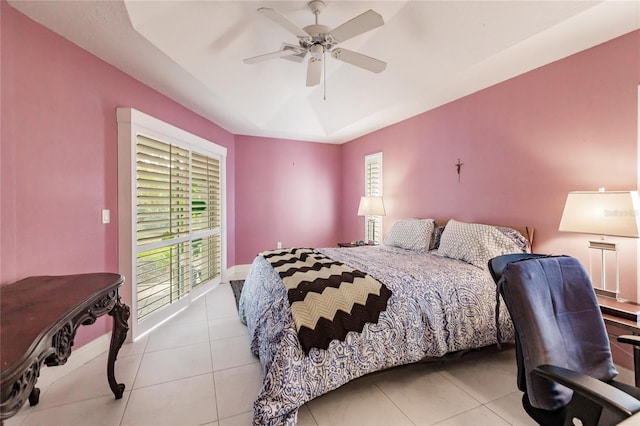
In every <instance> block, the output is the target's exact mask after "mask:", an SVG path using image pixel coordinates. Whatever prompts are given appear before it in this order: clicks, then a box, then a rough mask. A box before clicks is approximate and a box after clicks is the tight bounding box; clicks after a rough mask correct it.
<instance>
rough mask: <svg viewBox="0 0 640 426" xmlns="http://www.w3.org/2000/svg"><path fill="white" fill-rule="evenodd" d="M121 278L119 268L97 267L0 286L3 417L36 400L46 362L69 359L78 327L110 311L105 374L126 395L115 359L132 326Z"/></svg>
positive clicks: (116, 391) (113, 387)
mask: <svg viewBox="0 0 640 426" xmlns="http://www.w3.org/2000/svg"><path fill="white" fill-rule="evenodd" d="M123 281H124V277H122V276H121V275H118V274H111V273H96V274H82V275H67V276H53V277H31V278H26V279H24V280H21V281H18V282H16V283H13V284H7V285H5V286H2V287H0V364H1V365H2V375H1V377H0V380H1V383H2V385H1V386H2V391H1V396H2V400H1V401H0V422H1V420H4V419H7V418H9V417H11V416H13V415H14V414H16V413H17V412H18V410H20V408H21V407H22V405H23V404H24V402H25V401H26V400H27V398H28V399H29V403H30V404H31V405H36V404H37V403H38V400H39V397H40V390H39V389H38V388H36V387H35V385H36V381H37V380H38V377H39V375H40V368H41V366H42V364H43V363H44V364H46V365H47V366H54V365H62V364H64V363H65V362H67V358H69V355H70V354H71V346H73V339H74V337H75V335H76V330H77V329H78V327H79V326H80V325H81V324H82V325H88V324H93V323H94V322H95V321H96V319H97V318H98V317H100V316H102V315H105V314H107V313H108V314H109V315H111V316H112V317H113V331H112V332H111V344H110V347H109V358H108V360H107V379H108V381H109V386H110V387H111V390H112V391H113V394H114V395H115V397H116V399H120V398H122V393H123V392H124V387H125V386H124V384H122V383H118V382H116V379H115V376H114V365H115V362H116V358H117V356H118V351H119V350H120V347H122V343H123V342H124V339H125V338H126V336H127V331H128V330H129V325H128V324H127V321H128V319H129V307H128V306H127V305H125V304H123V303H121V302H120V296H119V294H118V287H120V285H121V284H122V282H123Z"/></svg>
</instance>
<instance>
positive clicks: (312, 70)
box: [307, 56, 322, 87]
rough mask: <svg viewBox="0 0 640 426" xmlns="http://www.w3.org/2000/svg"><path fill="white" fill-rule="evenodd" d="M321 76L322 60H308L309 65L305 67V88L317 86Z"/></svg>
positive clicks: (312, 58) (311, 58)
mask: <svg viewBox="0 0 640 426" xmlns="http://www.w3.org/2000/svg"><path fill="white" fill-rule="evenodd" d="M321 76H322V58H314V57H313V56H312V57H310V58H309V65H307V87H312V86H317V85H318V84H320V77H321Z"/></svg>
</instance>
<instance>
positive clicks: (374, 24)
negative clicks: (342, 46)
mask: <svg viewBox="0 0 640 426" xmlns="http://www.w3.org/2000/svg"><path fill="white" fill-rule="evenodd" d="M381 25H384V19H382V16H381V15H380V14H379V13H377V12H374V11H373V10H367V11H366V12H364V13H363V14H361V15H358V16H356V17H355V18H353V19H351V20H350V21H347V22H345V23H344V24H342V25H340V26H338V27H336V28H334V29H332V30H331V31H330V32H329V34H331V36H332V37H333V38H334V39H335V40H336V41H337V42H343V41H345V40H349V39H350V38H353V37H355V36H357V35H360V34H362V33H366V32H367V31H369V30H372V29H374V28H378V27H379V26H381Z"/></svg>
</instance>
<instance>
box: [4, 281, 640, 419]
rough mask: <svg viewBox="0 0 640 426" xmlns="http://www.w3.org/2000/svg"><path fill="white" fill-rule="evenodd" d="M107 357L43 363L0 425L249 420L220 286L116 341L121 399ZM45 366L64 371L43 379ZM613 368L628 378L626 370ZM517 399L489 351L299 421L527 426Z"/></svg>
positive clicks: (331, 399) (249, 358) (240, 337)
mask: <svg viewBox="0 0 640 426" xmlns="http://www.w3.org/2000/svg"><path fill="white" fill-rule="evenodd" d="M106 356H107V355H106V353H103V354H101V355H100V356H98V357H96V358H94V359H92V360H91V361H89V362H87V363H85V364H83V365H81V366H79V367H75V368H73V367H70V366H68V365H65V366H60V367H53V368H44V370H43V372H42V377H41V379H40V382H39V386H40V388H41V390H42V393H41V397H40V403H39V404H38V405H37V406H35V407H29V406H28V404H27V405H26V406H25V407H24V408H23V409H22V410H21V412H20V413H18V415H16V416H15V417H13V418H11V419H9V420H8V421H6V422H5V424H6V426H15V425H24V426H27V425H65V426H70V425H181V426H182V425H207V426H232V425H249V424H251V419H252V402H253V400H254V398H255V395H256V393H257V392H258V389H259V387H260V383H261V380H262V371H261V368H260V364H259V361H258V359H257V358H256V357H254V356H253V355H252V354H251V352H250V351H249V333H248V332H247V329H246V327H245V326H244V325H243V324H242V323H241V322H240V320H239V318H238V313H237V311H236V307H235V303H234V299H233V293H232V291H231V288H230V286H229V285H228V284H221V285H220V286H218V287H217V288H215V289H214V290H212V291H211V292H210V293H209V294H207V295H206V296H205V297H203V298H201V299H200V300H198V301H196V302H195V303H194V304H193V305H192V306H191V307H190V308H188V309H187V310H185V311H184V312H182V313H181V314H180V315H178V316H176V317H174V318H173V319H172V320H170V321H169V322H168V323H166V324H165V325H163V326H162V327H160V328H158V329H156V330H154V331H153V332H152V333H151V334H150V335H148V336H147V337H145V338H143V339H141V340H139V341H137V342H135V343H127V344H125V345H124V346H123V348H122V350H121V351H120V354H119V356H118V360H117V362H116V379H117V380H118V381H119V382H124V383H125V384H126V385H127V388H126V390H125V393H124V396H123V398H122V399H120V400H115V399H114V398H113V394H111V391H110V390H109V387H108V385H107V380H106ZM72 358H73V355H72V356H71V359H72ZM53 369H68V371H65V370H63V371H62V374H61V371H56V377H57V379H55V380H47V377H46V376H47V372H48V371H50V370H53ZM622 371H624V376H625V377H626V379H625V381H629V380H630V379H631V372H629V371H628V370H626V371H625V370H624V369H622ZM520 398H521V394H520V392H519V391H518V390H517V388H516V367H515V352H514V349H513V347H512V346H508V347H507V348H506V349H504V350H503V351H501V352H499V351H497V350H496V349H493V348H490V349H488V350H482V351H474V352H471V353H468V354H465V355H464V356H462V357H460V358H458V359H452V360H447V361H442V362H431V363H419V364H414V365H408V366H402V367H397V368H394V369H390V370H387V371H383V372H378V373H373V374H371V375H368V376H365V377H362V378H360V379H357V380H355V381H353V382H350V383H348V384H346V385H344V386H342V387H341V388H339V389H337V390H335V391H333V392H330V393H328V394H326V395H323V396H321V397H319V398H316V399H314V400H312V401H310V402H309V403H307V404H306V405H305V406H303V407H302V408H301V409H300V412H299V415H298V424H299V425H301V426H309V425H319V426H322V425H350V426H355V425H363V426H364V425H366V426H369V425H442V426H444V425H447V426H450V425H458V426H462V425H474V426H482V425H487V426H495V425H535V423H534V422H532V421H531V420H530V419H529V418H528V417H527V416H526V414H525V413H524V411H523V410H522V407H521V403H520Z"/></svg>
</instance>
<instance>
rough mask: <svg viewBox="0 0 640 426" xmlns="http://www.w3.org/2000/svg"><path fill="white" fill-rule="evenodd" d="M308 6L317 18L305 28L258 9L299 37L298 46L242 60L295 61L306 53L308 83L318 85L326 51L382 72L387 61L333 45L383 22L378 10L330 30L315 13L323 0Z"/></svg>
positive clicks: (276, 12)
mask: <svg viewBox="0 0 640 426" xmlns="http://www.w3.org/2000/svg"><path fill="white" fill-rule="evenodd" d="M308 6H309V8H310V9H311V11H312V12H313V14H314V15H315V17H316V23H315V24H313V25H308V26H306V27H304V29H302V28H299V27H298V26H297V25H296V24H294V23H293V22H291V21H290V20H289V19H287V17H285V16H284V15H283V14H281V13H280V12H278V11H277V10H275V9H271V8H268V7H261V8H259V9H258V12H260V13H262V14H263V15H265V16H266V17H267V18H269V19H271V20H272V21H274V22H275V23H276V24H279V25H280V26H282V27H283V28H284V29H286V30H287V31H289V32H290V33H292V34H293V35H295V36H296V37H298V45H293V44H287V43H284V44H283V46H282V49H281V50H278V51H276V52H271V53H265V54H263V55H258V56H254V57H251V58H246V59H244V63H246V64H254V63H256V62H262V61H266V60H268V59H274V58H284V59H292V60H295V61H297V62H302V60H303V59H304V57H305V56H306V55H307V52H309V53H310V57H309V62H308V65H307V86H317V85H318V84H320V77H321V75H322V65H323V62H324V56H325V53H327V52H329V53H330V54H331V56H332V57H334V58H335V59H338V60H340V61H343V62H347V63H349V64H351V65H355V66H357V67H360V68H364V69H366V70H369V71H371V72H375V73H379V72H382V71H384V69H385V68H386V67H387V63H386V62H383V61H380V60H378V59H375V58H372V57H370V56H367V55H363V54H362V53H358V52H354V51H352V50H347V49H343V48H340V47H336V45H337V44H339V43H342V42H343V41H346V40H349V39H351V38H353V37H355V36H358V35H360V34H362V33H365V32H367V31H370V30H372V29H374V28H377V27H379V26H382V25H384V20H383V19H382V16H380V14H379V13H377V12H374V11H373V10H368V11H366V12H364V13H362V14H360V15H358V16H356V17H355V18H353V19H351V20H350V21H347V22H345V23H344V24H342V25H340V26H338V27H336V28H334V29H330V28H329V27H327V26H325V25H320V24H318V15H319V14H320V12H321V11H322V9H324V7H325V4H324V2H323V1H322V0H312V1H310V2H309V3H308Z"/></svg>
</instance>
